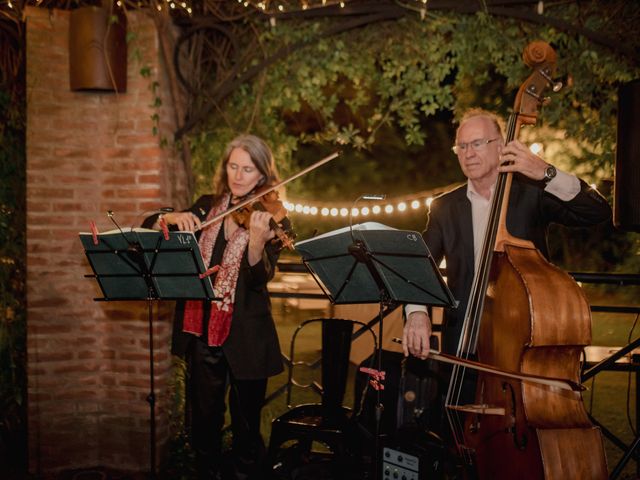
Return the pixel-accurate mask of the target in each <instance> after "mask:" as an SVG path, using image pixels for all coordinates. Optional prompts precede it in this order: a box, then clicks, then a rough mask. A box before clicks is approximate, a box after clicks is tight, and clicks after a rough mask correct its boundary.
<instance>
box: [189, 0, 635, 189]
mask: <svg viewBox="0 0 640 480" xmlns="http://www.w3.org/2000/svg"><path fill="white" fill-rule="evenodd" d="M553 14H554V15H555V16H558V17H564V18H566V19H567V20H569V21H571V20H572V19H574V16H575V15H576V11H575V7H574V6H572V5H568V6H566V7H555V8H554V9H553ZM589 20H590V23H591V24H590V25H589V27H590V28H591V29H593V30H596V31H597V30H598V29H599V28H604V27H605V25H604V24H603V22H604V21H605V20H604V19H603V20H601V22H600V23H598V18H597V17H596V16H590V17H589ZM332 21H333V20H331V21H329V20H327V21H315V22H309V21H300V20H292V21H288V22H284V21H281V22H279V23H278V24H277V26H276V27H269V26H263V25H257V26H255V28H256V30H258V31H259V32H260V33H259V39H258V40H259V44H260V47H261V50H256V51H261V52H262V53H261V55H263V56H264V57H268V56H270V55H273V54H274V53H276V52H278V51H279V49H281V48H282V47H283V46H285V45H296V44H297V43H299V42H308V43H309V46H306V47H303V48H301V49H299V50H296V51H294V52H293V53H292V54H290V55H288V56H287V57H286V58H285V59H284V60H282V61H280V62H277V63H275V64H273V65H271V66H270V67H269V68H268V69H266V70H265V71H264V72H263V73H262V75H261V76H260V77H259V78H258V79H257V80H256V81H254V82H252V83H250V84H244V85H241V86H239V87H238V88H237V89H236V90H235V92H234V94H233V95H232V97H231V98H229V99H228V100H227V101H226V103H225V104H224V108H223V109H222V110H219V111H218V113H216V114H214V115H213V116H212V117H211V118H210V120H209V121H208V122H207V124H206V125H203V127H202V129H201V131H206V132H207V133H206V135H207V137H208V138H215V139H216V140H214V141H213V143H215V144H216V146H215V147H213V146H212V144H211V143H210V142H208V141H207V142H202V141H200V142H197V145H196V147H195V149H194V157H195V158H196V159H197V160H196V164H197V165H196V170H197V171H200V170H199V168H202V171H204V172H208V171H209V170H211V167H207V166H205V164H208V163H215V161H216V159H217V158H218V157H219V152H220V151H221V146H222V145H223V144H224V141H220V139H223V138H224V139H226V138H229V136H230V135H229V133H230V132H240V131H246V130H251V131H253V132H255V133H257V134H259V135H262V136H263V137H265V138H266V139H267V140H268V141H269V143H270V144H271V145H274V146H276V150H278V152H277V153H278V154H279V155H278V159H279V161H280V163H281V164H283V165H284V168H285V170H288V169H291V168H293V167H294V166H295V164H296V163H304V160H303V159H296V161H295V162H294V161H293V156H294V154H296V152H298V151H299V150H300V149H301V148H303V147H305V146H309V145H319V144H322V145H331V144H333V145H334V146H336V147H340V148H345V146H348V147H350V148H353V149H354V150H358V151H362V150H366V151H372V150H373V149H374V148H375V146H376V145H377V144H379V142H380V138H379V135H378V134H379V132H380V129H381V128H382V127H383V126H387V127H390V128H392V129H393V130H395V131H396V134H397V135H399V136H401V139H402V140H403V142H404V144H405V147H406V148H411V147H415V146H422V145H424V144H425V141H426V140H427V139H428V138H429V136H430V135H432V133H431V131H430V129H429V128H428V126H429V125H432V124H433V123H434V122H437V121H438V120H439V117H440V116H441V115H442V113H443V112H452V113H454V114H459V113H460V112H462V111H463V110H464V109H466V108H468V107H470V106H482V107H486V108H490V109H494V110H497V111H498V112H499V113H502V114H503V115H506V114H507V113H508V112H509V110H510V109H511V106H512V104H513V101H512V99H513V98H514V96H515V93H516V91H517V88H518V86H519V85H520V84H521V83H522V82H523V81H524V80H525V78H526V77H527V76H528V75H529V74H530V71H529V67H527V66H526V65H524V63H523V62H522V60H521V56H522V50H523V48H524V47H525V46H526V44H527V43H528V42H529V41H532V40H534V39H545V40H547V41H548V42H550V43H552V44H553V45H554V46H555V48H556V50H557V53H558V58H559V61H558V70H559V72H558V73H559V76H561V77H566V76H567V75H570V77H571V78H572V79H573V81H572V82H571V85H570V86H569V87H568V88H565V89H564V90H563V91H562V92H561V93H560V94H556V95H554V96H553V99H552V102H551V103H550V104H549V105H548V106H546V107H545V108H544V110H543V113H542V115H541V121H540V124H541V125H546V126H549V127H551V128H553V129H556V130H560V131H562V132H564V135H565V136H566V138H568V139H572V140H574V141H575V142H577V144H578V148H577V149H576V148H572V149H571V151H567V152H566V153H565V156H566V158H568V159H569V160H570V162H571V165H574V166H575V165H577V164H578V163H580V162H583V163H585V164H588V165H590V166H591V167H592V168H591V170H593V171H594V175H593V176H591V177H590V178H589V180H596V179H600V178H603V177H609V176H611V174H612V165H613V152H614V142H615V124H616V122H615V113H616V111H615V110H616V89H617V86H618V85H619V83H620V82H624V81H627V80H629V79H631V78H635V77H637V76H638V74H639V70H638V68H637V67H636V66H633V65H632V64H631V63H630V62H628V61H627V59H625V58H619V57H616V56H615V55H614V54H612V52H610V51H606V50H605V49H604V48H602V47H599V46H597V45H595V44H593V43H591V42H589V41H587V40H585V38H584V37H581V36H577V35H570V34H567V33H564V32H559V31H557V30H555V29H553V28H551V27H549V26H544V25H537V24H529V23H524V22H520V21H516V20H512V19H504V18H499V17H492V16H490V15H488V14H484V13H478V14H476V15H459V14H435V13H431V14H429V15H427V16H426V18H425V20H421V19H420V17H419V16H417V15H416V16H407V17H405V18H402V19H400V20H398V21H393V22H385V23H380V24H372V25H368V26H366V27H363V28H360V29H357V30H353V31H349V32H346V33H343V34H340V35H336V36H328V37H325V36H323V35H322V32H323V31H325V30H326V29H327V28H329V27H330V26H331V22H332ZM256 55H257V54H256ZM258 60H259V59H258V58H256V59H255V62H257V61H258ZM255 62H254V63H255ZM449 135H450V136H449V137H448V138H439V140H440V141H444V142H447V143H448V144H450V143H451V141H452V138H451V137H452V131H450V132H449ZM534 137H535V135H534ZM200 140H203V137H200ZM205 144H206V146H205ZM448 144H447V147H448ZM200 148H203V149H204V152H206V157H207V158H206V160H205V158H204V157H205V155H203V153H204V152H201V151H200ZM435 153H438V154H440V153H442V152H435ZM296 157H297V155H296ZM350 160H351V159H350ZM292 163H293V165H292ZM370 166H371V167H374V168H379V167H380V165H377V166H373V165H363V167H364V168H365V169H366V168H369V167H370ZM423 167H425V168H427V169H429V167H430V165H428V164H426V165H423ZM327 170H328V169H327ZM434 170H437V171H435V172H433V173H440V172H441V171H442V170H441V169H434ZM370 172H371V170H370V171H369V173H370ZM384 173H387V172H384ZM327 176H328V177H333V178H335V170H332V171H331V173H328V174H327ZM362 177H363V179H362V180H363V181H366V182H367V183H368V184H369V185H371V183H372V181H371V178H368V177H367V175H362ZM382 177H384V175H382ZM204 178H208V177H207V176H206V175H204ZM325 179H326V178H325ZM199 180H200V181H202V180H203V179H202V178H200V179H199ZM380 181H383V180H380ZM303 182H304V181H303ZM405 183H408V181H407V182H405ZM404 186H405V187H406V188H410V187H411V185H404ZM415 187H416V186H414V188H415ZM422 187H423V188H424V186H422ZM292 188H293V190H294V191H295V190H296V188H295V187H292ZM373 188H374V189H375V187H373ZM323 190H324V188H319V189H318V192H313V193H314V194H315V193H319V192H320V191H323ZM300 191H302V189H300ZM343 191H344V190H343ZM350 196H351V195H349V197H350Z"/></svg>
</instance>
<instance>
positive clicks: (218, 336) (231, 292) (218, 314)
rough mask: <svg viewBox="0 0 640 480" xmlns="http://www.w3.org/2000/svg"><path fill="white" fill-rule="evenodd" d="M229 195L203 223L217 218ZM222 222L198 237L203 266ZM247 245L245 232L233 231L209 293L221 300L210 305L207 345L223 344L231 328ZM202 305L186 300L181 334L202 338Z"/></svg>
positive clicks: (247, 235) (200, 302)
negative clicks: (186, 333)
mask: <svg viewBox="0 0 640 480" xmlns="http://www.w3.org/2000/svg"><path fill="white" fill-rule="evenodd" d="M229 199H230V194H226V195H224V196H223V197H222V199H221V200H220V202H219V203H218V205H217V206H215V207H214V208H212V209H211V210H210V211H209V214H208V215H207V220H209V219H210V218H213V217H215V216H216V215H219V214H220V213H222V212H224V211H225V210H226V209H227V205H229ZM223 223H224V219H221V220H220V221H218V222H216V223H214V224H212V225H210V226H209V227H207V228H206V229H205V230H204V231H203V232H202V234H201V235H200V240H198V245H199V246H200V252H201V253H202V258H203V260H204V264H205V266H206V267H209V263H210V262H211V255H212V254H213V247H214V245H215V242H216V239H217V238H218V234H219V233H220V228H221V227H222V225H223ZM248 243H249V232H248V231H247V230H245V229H244V228H242V227H239V228H238V229H236V231H235V232H234V233H233V235H232V236H231V238H230V239H229V242H228V243H227V246H226V248H225V249H224V253H223V254H222V262H221V264H220V270H218V274H217V276H216V280H215V282H214V284H213V293H214V295H215V296H216V297H218V298H221V299H222V300H221V301H217V300H216V301H213V302H211V315H210V316H209V328H208V332H207V343H208V344H209V345H210V346H215V347H218V346H220V345H222V344H223V343H224V341H225V340H226V339H227V336H228V335H229V330H230V329H231V319H232V318H233V303H234V301H235V294H236V285H237V283H238V274H239V273H240V263H241V262H242V256H243V255H244V251H245V250H246V248H247V244H248ZM203 311H204V303H203V302H202V301H199V300H187V302H186V304H185V309H184V326H183V331H185V332H188V333H193V334H194V335H198V336H201V335H202V318H203V316H204V315H203Z"/></svg>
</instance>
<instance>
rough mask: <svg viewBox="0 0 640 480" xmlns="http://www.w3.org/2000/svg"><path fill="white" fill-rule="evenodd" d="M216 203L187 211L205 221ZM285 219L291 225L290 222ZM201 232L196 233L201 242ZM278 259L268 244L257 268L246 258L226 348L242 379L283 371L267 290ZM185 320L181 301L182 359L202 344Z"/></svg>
mask: <svg viewBox="0 0 640 480" xmlns="http://www.w3.org/2000/svg"><path fill="white" fill-rule="evenodd" d="M215 201H216V198H215V197H214V196H213V195H204V196H202V197H200V198H199V199H198V200H197V201H196V203H195V204H193V205H192V206H191V208H189V209H188V210H187V211H190V212H192V213H193V214H195V215H196V216H197V217H198V218H199V219H200V221H205V219H206V218H207V215H208V214H209V211H210V210H211V209H212V208H213V206H214V203H215ZM156 220H157V215H154V216H151V217H149V218H147V219H146V220H145V222H144V223H143V226H144V227H149V226H151V225H153V224H154V223H155V221H156ZM285 220H286V221H287V222H288V219H285ZM200 233H201V232H198V233H197V234H196V237H197V238H198V239H199V238H200ZM278 257H279V248H277V247H276V246H275V245H273V244H271V243H267V245H266V246H265V250H264V253H263V255H262V260H261V261H260V262H258V263H257V264H256V265H254V266H250V265H249V262H248V260H247V252H246V251H245V253H244V256H243V258H242V263H241V265H240V273H239V275H238V283H237V285H236V296H235V303H234V308H233V319H232V320H231V330H230V332H229V336H228V337H227V339H226V340H225V342H224V344H223V345H222V350H223V351H224V355H225V357H226V359H227V362H228V363H229V367H230V368H231V372H232V373H233V376H234V377H235V378H237V379H240V380H247V379H259V378H267V377H270V376H273V375H277V374H278V373H280V372H282V370H283V367H282V355H281V353H280V343H279V342H278V334H277V332H276V327H275V324H274V322H273V317H272V316H271V300H270V298H269V293H268V291H267V282H269V281H270V280H271V279H272V278H273V276H274V274H275V269H276V264H277V261H278ZM210 266H211V265H208V266H207V267H210ZM183 319H184V302H182V301H178V302H177V303H176V314H175V320H174V325H173V342H172V349H171V350H172V353H173V354H174V355H179V356H182V357H184V356H185V354H186V352H187V350H188V348H189V345H190V342H193V341H201V340H198V339H197V338H196V337H195V336H194V335H192V334H189V333H184V332H183V331H182V325H183Z"/></svg>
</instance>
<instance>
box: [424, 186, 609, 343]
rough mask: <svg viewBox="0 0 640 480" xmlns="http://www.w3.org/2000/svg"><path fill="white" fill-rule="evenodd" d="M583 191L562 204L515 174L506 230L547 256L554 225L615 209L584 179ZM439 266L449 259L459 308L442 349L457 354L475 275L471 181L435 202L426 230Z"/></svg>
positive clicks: (591, 219) (597, 219) (589, 220)
mask: <svg viewBox="0 0 640 480" xmlns="http://www.w3.org/2000/svg"><path fill="white" fill-rule="evenodd" d="M580 188H581V189H580V192H579V193H578V195H576V197H575V198H573V199H572V200H570V201H568V202H563V201H562V200H560V199H558V198H557V197H555V196H554V195H551V194H550V193H547V192H545V191H544V188H543V186H542V185H541V184H540V182H534V181H531V180H529V179H526V178H523V177H521V176H519V175H514V177H513V183H512V187H511V195H510V197H509V209H508V211H507V229H508V231H509V233H510V234H512V235H513V236H515V237H517V238H522V239H525V240H529V241H532V242H533V244H534V245H535V246H536V248H537V249H538V250H539V251H540V252H541V253H542V254H543V255H544V256H545V257H547V258H548V246H547V231H548V229H549V225H551V224H552V223H558V224H561V225H566V226H589V225H594V224H597V223H601V222H604V221H606V220H608V219H609V218H610V217H611V207H610V206H609V204H608V203H607V201H606V200H605V199H604V197H602V196H601V195H600V194H599V193H598V192H597V191H596V190H594V189H592V188H591V187H589V186H588V185H587V184H586V183H585V182H583V181H582V180H581V181H580ZM422 236H423V238H424V241H425V243H426V244H427V246H428V247H429V250H430V251H431V254H432V255H433V257H434V259H435V261H436V263H437V264H439V263H440V261H441V260H442V258H443V257H444V258H445V259H446V262H447V284H448V286H449V289H450V290H451V292H452V293H453V295H454V297H455V298H456V300H459V301H460V304H459V305H458V308H457V309H456V310H452V311H447V312H446V315H445V325H444V329H443V345H442V349H443V350H444V351H446V352H448V353H455V352H456V349H457V345H458V338H459V336H460V332H461V330H462V323H463V321H464V316H465V311H466V308H467V301H468V298H469V292H470V291H471V285H472V283H473V276H474V259H473V226H472V220H471V202H470V201H469V199H468V198H467V185H466V184H465V185H462V186H460V187H458V188H456V189H454V190H452V191H450V192H447V193H445V194H443V195H441V196H440V197H438V198H436V199H434V200H433V202H432V203H431V207H430V209H429V218H428V220H427V227H426V229H425V231H424V232H423V233H422Z"/></svg>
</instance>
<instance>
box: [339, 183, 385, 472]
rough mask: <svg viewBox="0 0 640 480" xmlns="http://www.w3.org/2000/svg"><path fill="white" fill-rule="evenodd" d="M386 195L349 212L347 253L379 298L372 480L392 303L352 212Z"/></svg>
mask: <svg viewBox="0 0 640 480" xmlns="http://www.w3.org/2000/svg"><path fill="white" fill-rule="evenodd" d="M385 197H386V195H383V194H364V195H360V196H359V197H358V198H357V199H356V200H355V202H353V205H352V207H351V210H350V211H349V233H350V234H351V242H352V243H351V245H350V246H349V248H348V251H349V253H350V254H351V255H353V257H354V258H355V259H356V260H357V261H358V262H359V263H363V264H364V265H365V266H366V267H367V270H368V271H369V274H370V275H371V277H372V278H373V280H374V282H375V284H376V285H377V287H378V292H379V297H380V309H379V312H378V341H377V342H376V343H377V344H376V352H375V356H376V370H377V371H378V378H377V379H376V381H377V382H378V385H376V388H375V390H376V407H375V428H374V450H373V461H372V463H373V478H374V480H375V479H377V478H379V475H380V472H379V470H380V465H378V463H379V461H380V423H381V419H382V413H383V412H384V405H383V404H382V394H381V390H382V387H383V381H384V377H383V376H382V335H383V331H382V318H383V312H384V310H385V309H386V308H388V307H390V306H391V305H392V304H393V303H394V302H393V301H392V300H391V298H390V297H389V293H388V292H387V289H386V288H385V286H384V282H383V280H382V278H381V277H380V274H379V273H378V270H376V268H375V267H374V265H373V261H372V259H371V255H370V254H369V252H368V251H367V247H366V246H365V244H364V242H363V241H362V240H356V238H355V235H354V233H353V218H352V217H353V210H354V209H355V205H356V203H357V202H358V201H359V200H384V198H385Z"/></svg>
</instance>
